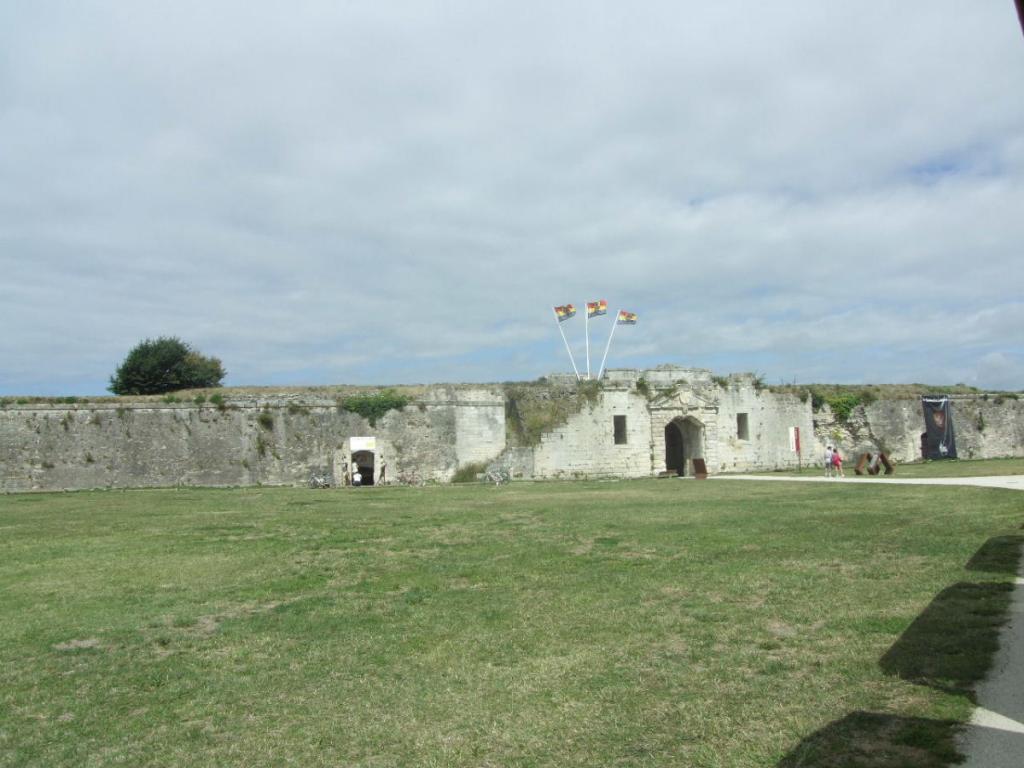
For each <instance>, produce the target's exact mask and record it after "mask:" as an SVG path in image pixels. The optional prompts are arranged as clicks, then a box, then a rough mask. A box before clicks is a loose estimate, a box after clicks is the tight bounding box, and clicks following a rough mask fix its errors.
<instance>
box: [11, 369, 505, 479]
mask: <svg viewBox="0 0 1024 768" xmlns="http://www.w3.org/2000/svg"><path fill="white" fill-rule="evenodd" d="M356 436H372V437H375V438H376V439H377V454H378V456H381V455H383V456H384V457H385V459H386V460H387V464H388V472H389V474H390V476H391V477H392V478H395V477H398V476H400V475H403V474H411V473H415V474H416V476H418V477H421V478H423V479H426V480H438V481H446V480H449V479H450V478H451V476H452V475H453V474H454V473H455V471H456V470H457V469H458V467H459V466H461V465H462V464H465V463H470V462H474V461H486V460H488V459H491V458H493V457H494V456H496V455H497V454H498V453H500V452H501V451H502V450H503V449H504V447H505V432H504V398H503V397H502V395H501V392H500V390H495V389H466V388H447V387H437V388H434V389H431V390H430V391H428V392H427V393H426V395H425V396H424V397H422V398H420V399H419V400H418V401H416V402H414V403H411V404H410V405H407V406H406V407H405V408H404V409H403V410H401V411H390V412H389V413H387V414H386V415H385V416H383V417H382V418H381V419H379V420H378V422H377V423H376V425H374V426H371V425H370V424H369V423H368V422H367V421H366V419H364V418H363V417H361V416H359V415H357V414H354V413H349V412H347V411H344V410H341V409H339V408H338V406H337V404H336V403H335V402H334V401H331V400H323V399H317V398H301V397H298V398H296V397H280V398H275V397H269V398H229V399H228V400H226V402H225V403H224V404H223V406H222V407H217V406H215V405H212V404H204V405H201V406H199V405H195V404H192V403H188V404H184V403H173V404H156V403H125V404H123V405H119V404H116V403H95V404H88V403H85V404H75V405H51V404H43V405H22V406H13V407H12V406H8V407H7V408H5V409H3V410H0V490H3V491H23V490H62V489H80V488H138V487H159V486H175V485H200V486H232V485H258V484H265V485H293V484H302V483H305V482H306V481H307V480H308V479H309V477H310V475H311V474H313V473H316V474H323V475H327V476H328V477H333V478H334V479H335V480H336V481H340V480H341V478H342V474H343V471H344V465H345V464H346V463H347V462H348V461H349V460H350V452H349V445H348V441H349V440H350V438H352V437H356Z"/></svg>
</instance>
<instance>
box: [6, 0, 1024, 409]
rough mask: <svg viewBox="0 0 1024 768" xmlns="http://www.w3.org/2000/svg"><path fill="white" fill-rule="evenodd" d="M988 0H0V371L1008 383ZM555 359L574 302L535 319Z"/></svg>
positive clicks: (78, 382) (543, 321)
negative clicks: (673, 367) (650, 373)
mask: <svg viewBox="0 0 1024 768" xmlns="http://www.w3.org/2000/svg"><path fill="white" fill-rule="evenodd" d="M1022 257H1024V36H1022V34H1021V27H1020V25H1019V23H1018V19H1017V16H1016V13H1015V11H1014V7H1013V3H1012V2H1010V0H972V1H971V2H964V1H963V0H949V1H946V0H901V2H899V3H892V2H889V0H867V1H866V2H861V3H823V2H821V1H820V0H799V1H798V0H777V1H776V2H773V3H751V2H749V1H748V0H743V1H740V0H717V1H716V2H714V3H705V2H690V1H688V0H687V1H683V0H668V1H665V2H661V1H651V2H644V1H642V0H641V1H639V2H636V3H623V2H610V1H607V0H586V1H574V0H563V1H560V2H558V3H551V2H533V0H515V2H488V0H472V1H471V2H470V1H464V0H446V1H445V2H430V1H429V0H420V1H418V2H410V1H408V0H381V1H380V2H373V3H370V2H359V3H357V2H345V1H344V0H331V1H330V2H318V1H317V0H310V1H308V2H303V3H290V2H289V3H285V2H273V1H261V2H259V3H252V2H235V1H234V0H219V1H218V2H216V3H210V2H191V1H189V0H174V2H160V1H158V0H154V1H153V2H144V3H126V2H122V1H121V0H117V1H114V2H93V1H91V0H75V1H74V2H49V1H47V0H35V1H34V2H31V3H16V2H9V3H3V4H2V5H0V394H5V395H12V394H14V395H16V394H23V395H99V394H104V393H105V391H106V387H107V385H108V383H109V378H110V375H111V374H112V373H113V372H114V370H115V369H116V367H117V366H118V365H119V364H120V362H121V361H122V360H123V359H124V357H125V355H126V354H127V353H128V351H129V350H130V349H131V348H132V347H133V346H135V345H136V344H137V343H138V342H140V341H141V340H143V339H145V338H156V337H158V336H177V337H179V338H181V339H183V340H184V341H186V342H187V343H189V344H191V345H192V346H193V347H195V348H196V349H197V350H199V351H200V352H202V353H204V354H207V355H213V356H216V357H218V358H220V359H221V360H222V361H223V363H224V366H225V368H226V369H227V371H228V374H227V377H226V379H225V381H224V383H225V384H226V385H232V386H234V385H251V386H256V385H265V386H284V385H331V384H399V383H430V382H458V381H466V382H471V381H481V382H493V381H509V380H529V379H534V378H537V377H539V376H542V375H546V374H549V373H553V372H567V371H568V372H571V370H572V368H571V365H570V361H569V357H568V355H567V354H566V349H565V346H564V345H563V342H562V338H561V337H560V336H559V332H558V326H557V324H556V322H555V320H554V315H553V312H552V307H553V306H554V305H561V304H565V303H570V302H571V303H573V304H575V305H576V306H577V307H580V308H581V310H582V306H583V304H584V302H586V301H588V300H595V299H605V300H607V301H608V306H609V310H610V311H609V313H608V315H607V316H605V317H602V318H597V319H595V320H594V321H592V322H591V323H590V328H589V329H590V341H591V360H592V362H591V365H592V368H593V371H594V372H595V373H596V371H597V368H598V365H599V363H600V354H601V352H603V349H604V346H605V344H606V342H607V339H608V334H609V332H610V331H611V328H612V318H613V317H614V314H615V312H616V311H617V310H619V309H625V310H628V311H631V312H635V313H636V314H637V315H638V318H639V321H638V323H637V324H636V325H635V326H621V327H619V328H618V329H617V330H616V333H615V336H614V339H613V343H612V347H611V351H610V353H609V356H608V366H609V367H616V368H619V367H645V366H653V365H657V364H662V363H672V364H677V365H683V366H693V367H701V368H710V369H712V370H713V371H714V372H715V373H718V374H726V373H730V372H743V371H748V372H753V373H756V374H758V375H761V376H763V377H764V379H765V381H766V382H768V383H769V384H774V383H781V382H785V383H793V382H796V383H812V382H835V383H853V384H856V383H870V382H877V383H905V382H906V383H909V382H924V383H929V384H955V383H965V384H971V385H974V386H977V387H980V388H983V389H1011V390H1019V389H1022V388H1024V291H1022V289H1024V258H1022ZM561 327H562V329H563V330H564V331H565V332H566V335H567V338H568V341H569V342H570V345H571V347H572V349H573V352H574V355H575V360H576V363H577V365H578V366H580V367H581V368H582V369H584V370H585V368H586V356H585V327H586V325H585V323H584V319H583V313H582V311H581V312H580V313H579V314H578V315H577V316H576V318H574V319H572V320H569V321H566V322H565V323H564V324H562V326H561Z"/></svg>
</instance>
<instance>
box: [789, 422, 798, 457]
mask: <svg viewBox="0 0 1024 768" xmlns="http://www.w3.org/2000/svg"><path fill="white" fill-rule="evenodd" d="M789 450H791V451H792V452H793V453H800V427H790V428H789Z"/></svg>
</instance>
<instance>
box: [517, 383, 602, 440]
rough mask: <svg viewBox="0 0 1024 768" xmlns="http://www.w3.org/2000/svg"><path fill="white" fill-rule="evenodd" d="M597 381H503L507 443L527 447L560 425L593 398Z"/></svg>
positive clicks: (596, 389)
mask: <svg viewBox="0 0 1024 768" xmlns="http://www.w3.org/2000/svg"><path fill="white" fill-rule="evenodd" d="M600 393H601V382H600V381H580V382H570V383H568V384H564V385H555V384H550V383H547V382H534V383H527V382H523V383H516V384H506V385H505V433H506V435H507V436H508V441H509V443H510V444H511V445H514V446H519V447H530V446H535V445H538V444H539V443H540V438H541V435H543V434H544V433H545V432H550V431H551V430H553V429H555V428H557V427H560V426H562V425H563V424H565V423H566V422H567V421H568V420H569V418H570V417H571V416H573V415H575V414H577V413H579V412H580V411H581V410H583V408H584V406H587V405H593V404H594V403H596V402H597V399H598V396H599V395H600Z"/></svg>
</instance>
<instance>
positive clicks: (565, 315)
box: [555, 299, 637, 325]
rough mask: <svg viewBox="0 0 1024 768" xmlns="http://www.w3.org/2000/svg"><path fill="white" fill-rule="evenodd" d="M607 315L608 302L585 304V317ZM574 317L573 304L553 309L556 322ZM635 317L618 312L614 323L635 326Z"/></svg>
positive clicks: (621, 311) (624, 312)
mask: <svg viewBox="0 0 1024 768" xmlns="http://www.w3.org/2000/svg"><path fill="white" fill-rule="evenodd" d="M607 314H608V302H607V301H605V300H604V299H598V300H597V301H588V302H587V317H588V318H590V317H598V316H599V315H607ZM575 316H576V306H575V305H573V304H563V305H562V306H560V307H555V317H557V318H558V322H560V323H561V322H564V321H566V320H568V319H569V318H570V317H575ZM636 321H637V316H636V312H627V311H626V310H624V309H620V310H619V315H618V317H616V318H615V322H616V323H618V324H619V325H636Z"/></svg>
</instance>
